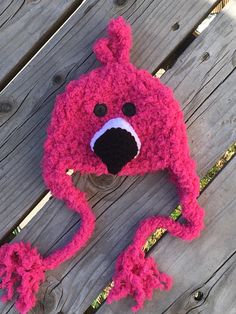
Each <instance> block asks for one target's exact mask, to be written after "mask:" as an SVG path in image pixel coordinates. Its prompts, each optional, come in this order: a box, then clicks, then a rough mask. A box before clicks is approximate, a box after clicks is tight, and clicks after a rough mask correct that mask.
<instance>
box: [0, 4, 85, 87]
mask: <svg viewBox="0 0 236 314" xmlns="http://www.w3.org/2000/svg"><path fill="white" fill-rule="evenodd" d="M80 2H81V1H73V0H67V1H64V0H59V1H52V0H44V1H40V0H27V1H25V0H17V1H12V0H1V3H0V56H1V57H0V59H1V62H0V64H1V71H0V86H1V83H3V81H4V80H5V79H6V78H7V77H9V76H13V75H15V74H17V72H18V71H19V70H20V69H21V67H22V66H23V65H24V64H25V63H26V62H27V60H29V59H30V57H32V56H33V55H34V54H35V53H36V52H37V50H38V49H39V47H41V46H42V45H43V44H44V43H45V42H46V41H47V40H48V38H50V36H51V35H52V34H53V33H54V32H55V31H56V30H57V28H58V27H59V26H60V25H61V24H62V23H63V21H64V20H65V18H66V17H67V15H68V13H69V11H71V10H73V9H75V8H76V7H77V6H78V5H79V4H80ZM8 79H9V78H8Z"/></svg>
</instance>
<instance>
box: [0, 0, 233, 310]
mask: <svg viewBox="0 0 236 314" xmlns="http://www.w3.org/2000/svg"><path fill="white" fill-rule="evenodd" d="M20 2H21V5H19V4H18V2H17V6H16V3H15V1H13V2H11V1H3V2H2V3H1V4H0V25H1V24H2V25H3V26H2V29H3V31H2V32H1V29H0V59H1V62H0V64H1V69H3V70H2V71H0V72H1V74H0V80H2V82H3V84H4V82H6V81H7V79H8V78H12V76H13V74H16V71H18V72H19V73H18V75H17V76H15V77H14V78H13V79H12V80H11V81H10V82H9V84H8V85H7V86H6V87H5V88H4V89H3V90H2V91H1V94H0V125H1V132H0V145H1V150H0V169H1V172H0V174H1V175H0V184H1V190H0V199H1V204H0V218H1V219H0V238H1V239H2V240H4V238H5V236H6V235H7V234H8V233H9V232H10V231H11V230H12V229H13V228H14V226H16V225H17V224H18V223H19V222H20V221H21V220H22V218H23V217H25V216H26V215H27V213H28V212H29V211H30V210H31V209H32V208H33V207H34V206H35V205H36V204H37V203H38V202H39V201H40V200H41V199H42V198H43V197H44V195H45V194H46V193H47V191H46V189H45V186H44V183H43V180H42V177H41V169H40V161H41V157H42V145H43V142H44V140H45V131H46V127H47V124H48V121H49V119H50V113H51V110H52V107H53V105H54V100H55V96H56V95H57V94H58V93H60V92H61V91H63V89H64V87H65V84H66V83H67V82H68V81H69V80H71V79H73V78H75V77H78V76H79V75H80V74H81V73H84V72H86V71H89V70H91V68H93V67H96V66H97V65H98V63H97V61H96V60H95V56H94V55H93V53H92V50H91V46H92V44H93V42H94V41H95V40H96V38H98V37H101V36H102V35H103V34H104V30H105V28H106V24H107V21H108V20H109V18H110V17H112V16H118V15H123V16H124V17H125V18H127V19H128V21H129V22H130V23H131V24H132V28H133V42H134V47H133V49H132V58H131V59H132V62H133V63H135V64H136V65H137V66H139V67H144V68H146V69H148V70H149V71H150V72H152V73H154V72H155V70H156V69H158V68H159V67H160V65H161V64H162V62H163V61H164V60H165V59H166V58H167V57H168V56H169V55H170V54H171V53H172V52H173V51H175V49H176V48H177V47H178V46H179V45H180V44H181V42H182V41H183V40H184V39H185V38H186V37H187V36H188V35H189V34H190V33H191V32H192V30H193V29H194V28H195V27H196V25H198V24H199V22H200V21H201V20H202V19H203V18H204V17H205V16H206V15H207V14H208V12H210V11H211V9H212V7H214V6H215V5H216V4H217V3H218V2H219V1H213V0H210V1H205V0H199V1H194V0H189V1H187V2H186V1H183V0H179V1H173V0H165V1H164V0H162V1H161V0H159V1H156V0H154V1H153V0H152V1H151V0H150V1H149V0H147V1H139V0H138V1H123V2H124V3H123V4H122V5H120V2H119V1H108V0H104V1H89V0H86V1H84V2H83V3H82V5H80V2H77V1H61V3H62V4H63V5H57V6H56V3H58V2H56V1H46V3H45V2H44V1H26V2H24V1H19V3H20ZM47 2H48V5H47ZM49 3H50V5H49ZM76 6H77V9H76ZM55 7H56V9H55ZM72 11H74V13H73V14H72ZM14 12H15V13H16V14H15V13H14ZM13 15H14V16H13ZM68 15H70V17H69V18H68ZM2 17H3V18H4V19H3V20H2V19H1V18H2ZM65 19H66V21H64V20H65ZM45 20H46V21H47V23H45ZM27 23H28V24H30V23H31V24H34V26H35V29H37V30H34V31H33V34H32V38H30V40H27V38H28V37H29V35H30V31H29V29H30V28H25V25H26V24H27ZM55 23H56V24H55ZM28 24H27V25H28ZM61 24H63V25H62V26H61V27H60V29H59V30H58V31H57V32H56V29H57V28H58V27H59V25H61ZM19 25H20V26H19ZM55 25H56V26H55ZM174 25H178V26H179V28H178V29H176V27H173V26H174ZM36 26H37V27H36ZM18 32H19V33H20V34H21V35H20V36H18V35H17V34H18ZM53 32H55V34H54V35H53V36H52V37H50V36H51V34H52V33H53ZM235 33H236V1H235V0H231V1H230V3H229V4H228V5H227V6H226V8H225V9H224V10H223V11H222V12H221V13H220V14H219V15H218V16H217V17H216V18H215V19H214V21H213V22H212V23H211V24H210V26H209V27H208V28H207V29H206V30H205V31H204V32H203V33H202V34H200V36H199V37H198V38H196V39H195V40H194V42H193V43H192V44H191V45H190V46H189V47H188V48H187V49H186V50H185V51H184V53H182V55H181V56H180V57H179V59H178V60H177V62H176V63H175V64H174V66H173V67H172V68H171V69H170V70H169V71H167V72H166V73H165V74H164V75H163V77H162V78H161V80H162V81H163V82H164V83H167V84H168V85H169V86H171V87H172V88H173V89H174V92H175V95H176V98H177V99H178V100H179V101H180V103H181V105H182V108H183V110H184V113H185V119H186V123H187V126H188V136H189V144H190V148H191V154H192V156H193V158H195V159H196V161H197V163H198V173H199V175H200V176H204V175H205V174H206V173H207V171H208V170H209V169H210V168H211V167H212V166H213V165H214V164H215V162H216V161H217V160H218V159H219V158H220V156H221V155H222V154H223V153H224V152H225V150H226V149H227V148H228V147H229V146H230V145H231V144H232V143H234V142H235V141H236V129H235V113H236V90H235V81H236V72H235V71H234V70H235V66H236V39H235ZM9 34H10V35H9ZM45 34H46V35H45ZM8 36H12V37H8ZM47 36H49V37H50V40H48V41H47V42H46V43H45V44H44V46H43V47H42V48H41V49H40V51H38V52H37V54H35V53H36V50H37V49H36V48H37V47H38V48H39V47H41V46H42V43H44V42H45V38H46V37H47ZM8 39H9V45H8V46H6V43H7V41H8ZM13 39H14V40H13ZM6 47H7V49H6ZM2 51H3V52H4V53H1V52H2ZM6 51H7V52H8V53H6ZM32 56H34V57H33V58H31V57H32ZM28 59H29V60H28ZM21 60H23V61H24V62H23V61H21ZM27 61H28V62H27ZM26 62H27V63H26ZM25 63H26V64H25ZM23 64H24V68H23V69H21V68H20V67H21V66H23ZM20 70H21V71H20ZM234 171H235V159H234V160H232V161H231V162H230V163H229V164H228V165H227V166H226V167H225V168H224V169H223V170H222V171H221V173H220V174H219V175H218V176H217V177H216V179H215V180H214V181H213V182H212V183H211V184H210V185H209V187H207V188H206V189H205V191H204V192H203V193H202V195H201V196H200V198H199V201H200V202H201V204H202V206H204V207H205V209H206V212H207V218H206V219H207V220H206V222H207V228H206V230H205V231H204V232H203V235H202V237H201V238H200V239H198V240H196V241H194V242H192V243H191V244H186V243H184V242H183V241H181V240H178V239H174V238H171V237H170V236H169V235H167V236H165V237H164V238H163V239H162V240H161V241H160V242H159V243H158V244H157V246H155V248H154V249H152V252H151V254H152V255H154V256H155V258H156V260H157V263H158V264H159V265H160V268H161V270H163V271H165V272H168V273H170V274H172V275H173V277H174V279H175V286H174V288H173V290H172V291H170V292H168V293H167V292H164V293H163V294H162V293H159V292H158V293H156V294H155V297H154V300H153V302H146V304H145V308H144V310H143V311H142V313H157V312H158V313H188V312H189V311H191V313H199V311H203V313H222V312H223V311H224V312H225V313H232V314H235V313H236V310H235V308H236V305H235V303H234V302H235V301H234V300H235V294H236V293H235V286H234V285H233V283H234V280H235V267H234V266H235V256H234V252H235V248H236V247H235V245H234V241H233V239H234V237H235V235H236V231H235V228H234V224H233V222H234V215H235V213H234V212H235V211H234V207H235V206H233V205H235V200H234V194H235V191H234V190H235V189H234V185H235V182H234V181H235V175H234ZM75 181H76V182H77V183H76V184H77V185H78V186H79V187H80V188H81V189H82V190H84V191H86V192H87V195H88V199H89V203H90V205H91V206H92V207H93V210H94V212H95V213H96V217H97V224H96V230H95V232H94V235H93V236H92V238H91V240H90V241H89V244H88V245H87V247H86V248H84V249H83V250H82V251H80V252H79V253H78V254H77V255H76V256H75V257H74V258H73V259H71V260H70V261H68V262H66V263H64V264H63V265H61V267H59V268H58V269H56V270H54V271H50V272H48V273H47V280H46V282H45V283H44V284H43V285H42V287H41V289H40V293H39V297H38V299H39V302H38V304H37V306H36V308H35V309H34V310H33V311H32V313H59V312H62V313H79V314H80V313H84V311H85V310H86V309H87V308H88V306H89V305H90V304H91V302H92V301H93V300H94V298H95V297H96V296H97V295H98V293H99V292H100V291H101V290H102V288H104V287H105V286H106V284H107V283H109V282H110V280H111V276H112V274H113V272H114V263H115V260H116V258H117V256H118V255H119V253H120V251H121V250H122V249H124V248H125V247H126V246H127V245H128V243H129V242H130V241H131V239H132V235H133V234H134V231H135V229H136V227H137V224H138V222H139V221H140V219H142V218H144V217H148V216H150V215H153V214H158V213H162V214H167V213H171V211H172V210H173V209H174V208H175V206H176V205H177V204H178V199H177V196H176V192H175V189H174V187H173V186H172V185H171V184H170V183H169V182H168V180H167V177H166V174H165V173H156V174H147V175H145V176H142V177H140V176H136V177H116V176H102V177H95V176H93V175H88V176H83V177H81V176H80V175H79V174H78V175H77V176H76V177H75ZM77 228H79V217H78V215H77V214H75V213H73V212H71V211H69V210H68V209H67V208H66V206H65V205H64V204H63V203H62V202H60V201H58V200H56V199H53V198H52V199H50V200H49V201H48V202H47V203H46V205H45V206H44V207H43V208H42V209H41V210H40V211H39V212H38V214H37V215H36V216H35V217H34V218H33V219H32V220H31V221H30V222H29V224H28V225H27V226H26V227H25V228H24V229H23V230H22V231H21V232H20V233H19V234H18V235H17V236H16V237H15V238H14V240H13V241H19V240H22V239H23V240H25V241H27V240H29V241H30V242H31V243H32V244H33V245H36V246H37V247H38V248H39V250H40V252H41V253H42V254H48V253H49V252H51V251H53V250H55V249H56V248H58V247H60V246H62V245H64V244H66V243H67V242H68V241H69V239H70V238H71V236H72V235H73V233H74V232H75V230H77ZM233 287H234V289H233ZM198 289H201V291H202V292H203V295H204V298H203V299H202V300H201V301H200V302H198V303H197V302H196V301H195V300H194V298H193V294H194V292H195V291H197V290H198ZM131 303H132V301H131V300H129V299H127V300H122V301H121V302H119V303H114V304H112V305H110V306H108V305H102V306H101V308H100V309H99V311H98V313H100V314H103V313H129V312H130V310H129V307H130V305H131ZM0 312H1V313H16V311H15V309H14V307H13V303H7V304H0Z"/></svg>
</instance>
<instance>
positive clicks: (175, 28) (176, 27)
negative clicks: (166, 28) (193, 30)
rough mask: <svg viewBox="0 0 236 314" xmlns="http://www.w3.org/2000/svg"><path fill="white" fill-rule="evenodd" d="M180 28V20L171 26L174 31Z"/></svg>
mask: <svg viewBox="0 0 236 314" xmlns="http://www.w3.org/2000/svg"><path fill="white" fill-rule="evenodd" d="M179 28H180V26H179V22H176V23H175V24H173V25H172V26H171V29H172V31H177V30H178V29H179Z"/></svg>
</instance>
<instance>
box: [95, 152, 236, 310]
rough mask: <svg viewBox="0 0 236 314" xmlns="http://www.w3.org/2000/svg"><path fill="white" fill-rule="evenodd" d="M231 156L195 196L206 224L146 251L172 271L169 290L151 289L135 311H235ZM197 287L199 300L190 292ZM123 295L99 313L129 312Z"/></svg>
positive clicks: (234, 166)
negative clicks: (192, 236)
mask: <svg viewBox="0 0 236 314" xmlns="http://www.w3.org/2000/svg"><path fill="white" fill-rule="evenodd" d="M235 171H236V158H233V160H232V161H230V162H229V164H228V165H227V166H226V167H225V168H224V169H223V170H222V171H221V173H220V174H219V175H218V176H217V177H216V179H215V180H214V181H213V182H212V183H211V184H210V186H209V187H208V188H207V189H206V190H205V191H204V192H203V193H202V195H201V196H200V198H199V202H200V204H201V205H202V206H203V207H205V209H206V218H205V224H206V228H205V230H204V231H203V232H202V235H201V237H200V238H199V239H197V240H194V241H193V242H192V243H187V242H184V241H181V240H179V239H174V238H171V237H170V236H169V235H167V236H165V237H164V238H163V239H162V240H161V241H160V242H159V243H158V245H157V247H158V249H157V250H155V252H154V253H152V254H151V255H152V256H154V257H155V259H156V260H157V262H158V265H159V267H160V268H161V269H162V270H163V271H165V272H168V273H169V274H170V275H172V276H173V277H174V286H173V288H172V290H171V291H169V292H158V293H155V294H154V297H153V300H152V301H151V302H146V303H145V308H144V309H143V310H141V311H140V314H142V313H143V314H144V313H148V314H156V313H166V314H176V313H178V314H186V313H193V314H197V313H204V314H212V313H214V314H221V313H227V314H235V313H236V301H235V300H236V290H235V282H236V243H235V237H236V229H235V221H236V211H235V207H236V199H235V186H236V175H235ZM199 291H201V292H202V293H203V297H202V299H201V300H199V301H197V300H195V298H194V296H195V295H196V293H197V292H199ZM132 304H133V301H132V300H131V299H127V300H126V301H124V300H123V301H121V302H119V303H113V304H112V305H109V306H108V305H103V306H102V307H101V309H100V310H99V311H98V314H118V313H127V314H129V313H132V311H131V310H130V309H129V307H130V306H132Z"/></svg>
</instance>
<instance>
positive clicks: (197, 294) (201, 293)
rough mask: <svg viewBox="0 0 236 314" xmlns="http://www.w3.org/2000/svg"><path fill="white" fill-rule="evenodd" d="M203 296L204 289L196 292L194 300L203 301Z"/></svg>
mask: <svg viewBox="0 0 236 314" xmlns="http://www.w3.org/2000/svg"><path fill="white" fill-rule="evenodd" d="M202 298H203V292H202V291H197V292H196V293H195V294H194V300H196V301H201V300H202Z"/></svg>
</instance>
